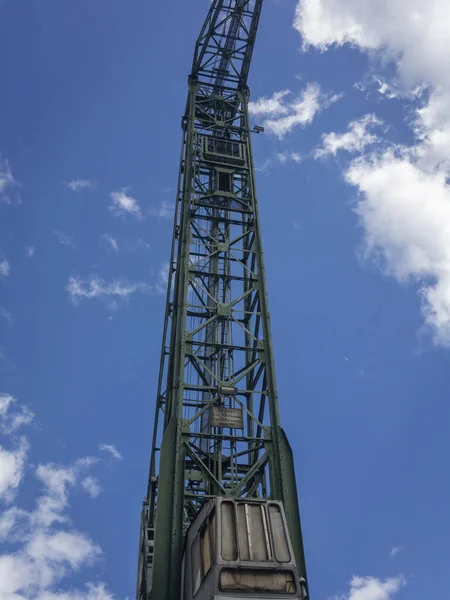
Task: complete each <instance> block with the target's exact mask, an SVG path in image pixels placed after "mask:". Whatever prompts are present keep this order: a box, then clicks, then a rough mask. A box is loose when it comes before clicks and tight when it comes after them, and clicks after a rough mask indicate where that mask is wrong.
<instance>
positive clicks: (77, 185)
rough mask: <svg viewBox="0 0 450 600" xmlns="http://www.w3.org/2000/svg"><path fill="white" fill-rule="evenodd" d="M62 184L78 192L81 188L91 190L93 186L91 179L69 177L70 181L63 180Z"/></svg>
mask: <svg viewBox="0 0 450 600" xmlns="http://www.w3.org/2000/svg"><path fill="white" fill-rule="evenodd" d="M63 184H64V185H65V186H66V188H69V190H72V191H73V192H79V191H81V190H92V189H93V188H94V187H95V182H94V181H92V179H79V178H75V179H71V180H70V181H63Z"/></svg>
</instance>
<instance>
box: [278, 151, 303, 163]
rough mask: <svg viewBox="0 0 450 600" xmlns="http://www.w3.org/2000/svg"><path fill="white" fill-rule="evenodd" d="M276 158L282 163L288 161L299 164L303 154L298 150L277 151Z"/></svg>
mask: <svg viewBox="0 0 450 600" xmlns="http://www.w3.org/2000/svg"><path fill="white" fill-rule="evenodd" d="M276 158H277V160H278V161H279V162H280V163H281V164H283V165H284V163H286V162H289V161H293V162H295V163H297V164H300V163H301V162H302V160H303V156H302V155H301V154H300V153H299V152H277V154H276Z"/></svg>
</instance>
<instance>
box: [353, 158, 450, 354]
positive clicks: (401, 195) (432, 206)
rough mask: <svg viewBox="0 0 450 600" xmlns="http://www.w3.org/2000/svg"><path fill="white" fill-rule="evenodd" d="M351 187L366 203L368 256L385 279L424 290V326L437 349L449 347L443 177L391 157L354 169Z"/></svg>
mask: <svg viewBox="0 0 450 600" xmlns="http://www.w3.org/2000/svg"><path fill="white" fill-rule="evenodd" d="M346 178H347V181H348V182H349V183H351V184H353V185H355V186H357V187H358V189H359V191H360V192H361V197H360V200H359V202H358V205H357V208H356V211H357V213H358V215H359V217H360V219H361V223H362V225H363V227H364V231H365V250H366V256H373V257H375V258H376V259H378V260H379V259H380V258H381V260H382V263H383V265H384V269H385V271H386V273H388V274H389V275H392V276H394V277H396V278H397V279H398V280H399V281H408V280H414V281H416V282H417V283H418V284H419V290H420V296H421V299H422V311H423V314H424V317H425V322H426V323H427V325H428V326H429V327H430V328H431V330H432V331H433V336H434V340H435V342H436V343H437V344H442V345H445V346H448V345H450V188H449V187H448V186H447V184H446V175H445V173H443V172H439V171H438V172H434V173H429V172H426V171H424V170H423V169H421V168H420V167H419V166H418V165H417V164H415V163H413V162H411V160H410V158H409V157H408V156H396V155H394V153H393V152H392V151H390V152H387V153H385V154H383V155H382V156H381V157H379V158H376V157H375V158H367V159H366V158H363V159H360V160H357V161H355V162H353V163H352V165H351V166H350V168H349V169H348V171H347V173H346Z"/></svg>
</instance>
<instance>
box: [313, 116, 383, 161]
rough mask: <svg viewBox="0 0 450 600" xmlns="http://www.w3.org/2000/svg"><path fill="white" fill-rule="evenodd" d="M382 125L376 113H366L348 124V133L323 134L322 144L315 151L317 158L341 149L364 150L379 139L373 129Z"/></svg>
mask: <svg viewBox="0 0 450 600" xmlns="http://www.w3.org/2000/svg"><path fill="white" fill-rule="evenodd" d="M380 125H382V121H380V119H378V118H377V117H376V116H375V115H365V116H364V117H362V118H361V119H357V120H355V121H352V122H351V123H349V124H348V131H347V132H346V133H335V132H331V133H326V134H324V135H322V145H321V146H320V147H318V148H316V150H315V151H314V156H315V158H320V157H323V156H328V155H332V156H336V153H337V152H338V151H339V150H345V151H347V152H362V151H363V150H364V149H365V148H366V147H367V146H369V145H370V144H374V143H375V142H378V141H379V138H378V136H377V135H375V134H374V133H371V131H370V130H371V129H372V128H373V127H376V126H380Z"/></svg>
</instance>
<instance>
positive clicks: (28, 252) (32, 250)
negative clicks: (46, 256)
mask: <svg viewBox="0 0 450 600" xmlns="http://www.w3.org/2000/svg"><path fill="white" fill-rule="evenodd" d="M35 251H36V248H35V247H34V246H27V247H26V248H25V256H26V257H27V258H33V256H34V253H35Z"/></svg>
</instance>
